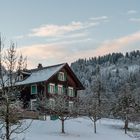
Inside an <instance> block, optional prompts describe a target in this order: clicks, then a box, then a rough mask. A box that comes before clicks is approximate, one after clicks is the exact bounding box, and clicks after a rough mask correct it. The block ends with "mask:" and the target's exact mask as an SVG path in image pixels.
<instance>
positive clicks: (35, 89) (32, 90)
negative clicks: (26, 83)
mask: <svg viewBox="0 0 140 140" xmlns="http://www.w3.org/2000/svg"><path fill="white" fill-rule="evenodd" d="M31 94H37V85H31Z"/></svg>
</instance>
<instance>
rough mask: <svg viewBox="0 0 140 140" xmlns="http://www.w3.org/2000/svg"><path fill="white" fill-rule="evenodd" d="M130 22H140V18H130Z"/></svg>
mask: <svg viewBox="0 0 140 140" xmlns="http://www.w3.org/2000/svg"><path fill="white" fill-rule="evenodd" d="M129 20H130V21H133V22H140V18H130V19H129Z"/></svg>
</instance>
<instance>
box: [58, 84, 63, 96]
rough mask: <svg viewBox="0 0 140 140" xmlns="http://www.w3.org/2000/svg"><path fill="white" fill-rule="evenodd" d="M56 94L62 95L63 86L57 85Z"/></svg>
mask: <svg viewBox="0 0 140 140" xmlns="http://www.w3.org/2000/svg"><path fill="white" fill-rule="evenodd" d="M57 90H58V94H63V85H58V89H57Z"/></svg>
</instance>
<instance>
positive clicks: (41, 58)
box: [19, 38, 91, 68]
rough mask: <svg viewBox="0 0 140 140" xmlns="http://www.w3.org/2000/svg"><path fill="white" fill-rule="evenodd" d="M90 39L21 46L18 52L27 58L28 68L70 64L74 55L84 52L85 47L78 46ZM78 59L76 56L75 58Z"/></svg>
mask: <svg viewBox="0 0 140 140" xmlns="http://www.w3.org/2000/svg"><path fill="white" fill-rule="evenodd" d="M90 41H91V39H90V38H87V39H82V40H73V41H63V42H62V41H61V42H56V43H47V44H34V45H29V46H23V47H21V48H19V51H20V52H22V53H23V55H24V56H27V58H28V67H29V68H33V67H35V66H36V65H37V64H38V63H44V64H45V65H46V63H47V65H52V64H56V63H62V62H72V61H74V58H75V56H76V54H77V53H78V52H79V51H80V52H81V51H82V50H84V49H85V50H86V47H83V48H82V46H81V45H80V50H79V47H77V46H78V44H86V43H88V42H90ZM76 58H77V59H78V56H77V57H76Z"/></svg>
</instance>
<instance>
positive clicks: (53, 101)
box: [49, 98, 55, 109]
mask: <svg viewBox="0 0 140 140" xmlns="http://www.w3.org/2000/svg"><path fill="white" fill-rule="evenodd" d="M49 104H50V108H51V109H54V107H55V100H54V99H53V98H50V99H49Z"/></svg>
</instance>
